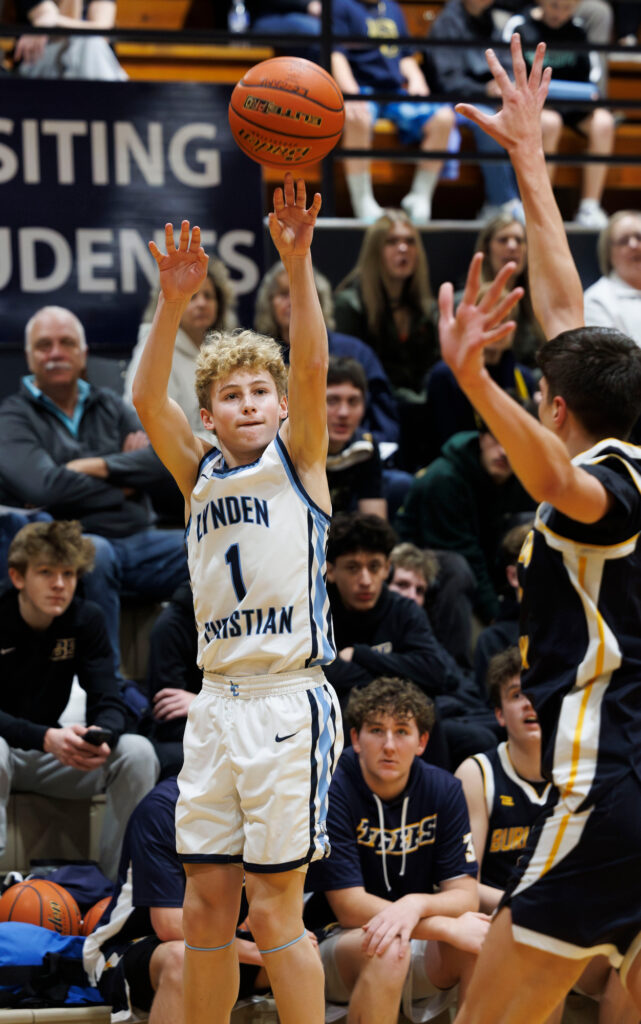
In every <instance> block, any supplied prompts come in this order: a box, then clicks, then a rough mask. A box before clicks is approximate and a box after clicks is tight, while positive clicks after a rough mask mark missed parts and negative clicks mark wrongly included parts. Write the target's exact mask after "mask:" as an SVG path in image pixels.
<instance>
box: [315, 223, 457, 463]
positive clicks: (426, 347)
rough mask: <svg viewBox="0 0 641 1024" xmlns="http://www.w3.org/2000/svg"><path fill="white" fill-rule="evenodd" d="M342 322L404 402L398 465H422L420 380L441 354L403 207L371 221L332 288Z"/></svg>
mask: <svg viewBox="0 0 641 1024" xmlns="http://www.w3.org/2000/svg"><path fill="white" fill-rule="evenodd" d="M335 312H336V323H337V325H338V327H339V329H340V330H344V331H348V332H349V333H350V334H355V335H357V336H358V337H359V338H362V339H363V341H365V342H366V343H367V344H368V345H369V346H370V347H371V348H372V349H373V350H374V352H376V354H377V356H378V357H379V359H380V360H381V362H382V364H383V367H384V368H385V371H386V373H387V374H388V375H389V379H390V381H391V383H392V387H393V389H394V394H395V397H396V399H397V401H398V402H399V412H400V416H401V437H400V451H399V460H398V461H399V465H400V466H402V468H403V469H408V470H410V471H414V470H416V469H417V468H418V467H419V466H421V465H425V462H426V450H425V446H424V437H425V394H424V391H423V380H424V378H425V375H426V374H427V373H428V372H429V370H430V369H431V368H432V366H433V365H434V363H435V362H436V361H437V360H438V358H439V345H438V337H437V327H436V324H437V309H436V304H435V302H434V298H433V296H432V291H431V288H430V278H429V268H428V265H427V256H426V254H425V249H424V248H423V243H422V241H421V236H420V234H419V232H418V231H417V230H416V228H415V227H414V226H413V225H412V223H411V222H410V221H409V219H408V218H407V216H406V215H405V214H404V213H403V211H402V210H389V211H388V212H387V213H385V214H384V215H383V216H382V217H380V218H379V219H378V220H377V221H376V223H375V224H372V225H371V226H370V227H369V228H367V230H366V232H365V235H364V237H363V243H362V245H361V249H360V252H359V255H358V260H357V262H356V266H355V267H354V268H353V270H352V271H350V273H349V274H348V275H347V277H346V278H345V279H344V280H343V281H341V283H340V284H339V285H338V288H337V289H336V293H335Z"/></svg>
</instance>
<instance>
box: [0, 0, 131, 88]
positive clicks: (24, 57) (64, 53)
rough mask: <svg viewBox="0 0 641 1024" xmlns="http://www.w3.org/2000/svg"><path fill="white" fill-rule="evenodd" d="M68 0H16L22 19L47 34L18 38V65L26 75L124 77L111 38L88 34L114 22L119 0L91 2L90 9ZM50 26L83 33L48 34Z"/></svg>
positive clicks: (106, 79)
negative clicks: (110, 42) (83, 11)
mask: <svg viewBox="0 0 641 1024" xmlns="http://www.w3.org/2000/svg"><path fill="white" fill-rule="evenodd" d="M82 7H83V5H81V4H74V3H70V2H69V0H16V13H17V17H18V19H19V21H20V22H24V23H28V24H31V25H33V26H34V28H40V29H42V31H43V35H28V36H20V38H19V39H18V40H17V41H16V45H15V48H14V51H13V62H14V68H15V70H16V71H17V73H18V74H19V75H23V76H24V77H26V78H89V79H94V80H99V81H103V82H122V81H126V79H127V74H126V72H125V71H124V70H123V68H121V66H120V64H119V63H118V60H117V58H116V55H115V54H114V52H113V50H112V49H111V46H110V45H109V42H108V40H107V39H105V38H104V36H103V35H93V34H90V33H94V32H97V33H102V32H108V31H109V29H110V28H113V27H114V25H115V22H116V2H115V0H90V2H89V3H88V4H87V6H86V13H85V14H83V13H82ZM50 28H72V29H78V30H79V31H80V33H81V34H80V35H77V36H65V37H64V38H60V37H56V38H52V39H50V38H49V36H47V35H46V31H47V29H50Z"/></svg>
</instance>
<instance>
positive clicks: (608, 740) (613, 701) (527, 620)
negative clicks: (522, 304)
mask: <svg viewBox="0 0 641 1024" xmlns="http://www.w3.org/2000/svg"><path fill="white" fill-rule="evenodd" d="M511 51H512V62H513V68H514V81H511V80H510V78H509V77H508V75H507V74H506V72H505V71H504V69H503V68H502V67H501V65H500V63H499V62H498V60H497V58H496V56H495V55H494V53H493V52H492V51H491V50H490V51H488V53H487V59H488V63H489V66H490V69H491V71H492V73H493V75H494V80H495V82H496V83H497V85H498V88H499V90H500V94H501V97H502V108H501V109H500V110H499V111H498V113H496V114H494V115H492V116H489V115H486V114H484V113H483V112H481V111H478V110H476V109H475V108H474V107H470V106H467V105H466V104H461V105H459V106H458V107H457V110H459V111H460V112H461V113H462V114H464V115H466V116H467V117H470V118H472V119H473V120H474V121H476V122H477V123H478V124H480V125H481V126H482V127H483V128H484V130H485V131H486V132H487V133H488V134H489V135H491V136H492V137H493V138H494V139H496V140H497V141H498V142H500V143H501V145H503V146H504V147H505V148H506V149H507V151H508V153H509V155H510V159H511V161H512V164H513V166H514V169H515V171H516V175H517V179H518V184H519V189H520V192H521V198H522V200H523V206H524V209H525V215H526V225H527V237H528V260H529V267H530V282H531V288H532V300H533V305H534V311H535V313H536V315H537V317H538V319H539V321H540V323H541V325H542V326H543V328H544V330H545V333H546V337H547V338H550V339H552V340H550V341H548V343H547V344H546V345H545V346H544V347H543V349H542V350H541V352H540V353H539V357H538V358H539V364H540V366H541V369H542V371H543V377H542V379H541V393H542V399H541V404H540V408H539V419H540V422H537V421H536V420H535V419H533V418H532V417H531V416H530V415H529V414H528V413H527V412H525V411H524V410H523V409H522V408H521V407H520V406H518V405H517V404H516V403H515V402H513V401H512V399H511V398H510V397H509V396H508V395H507V394H506V393H505V392H504V391H502V390H501V389H500V388H498V387H497V386H496V385H495V384H494V383H493V381H492V380H491V378H490V377H489V375H488V373H487V371H486V370H485V367H484V363H483V347H484V345H486V344H491V342H492V341H493V340H495V338H496V337H497V328H496V325H497V324H498V323H499V321H500V319H501V317H502V316H503V315H504V314H505V312H506V311H507V308H509V303H510V302H511V301H513V300H514V299H515V298H517V297H518V294H519V290H518V289H517V290H516V291H515V292H512V293H511V295H510V296H509V297H508V298H507V299H503V298H502V297H501V295H502V291H503V288H504V287H505V284H506V281H507V279H508V278H509V276H510V274H512V273H513V272H514V269H515V268H514V264H510V265H508V266H507V267H505V268H504V269H503V270H502V271H501V273H500V274H499V275H498V277H497V279H496V281H495V282H494V285H493V286H492V288H491V289H490V291H489V292H488V294H487V295H486V296H485V297H484V298H483V299H482V300H481V301H480V302H478V301H477V295H478V290H479V284H480V268H481V254H477V255H476V256H475V257H474V260H473V261H472V264H471V268H470V272H469V275H468V279H467V284H466V288H465V293H464V296H463V300H462V302H461V303H460V304H459V306H458V309H457V310H456V312H454V307H453V289H452V285H451V284H445V285H443V286H442V288H441V291H440V295H439V307H440V325H439V328H440V337H441V349H442V352H443V357H444V359H445V360H446V362H447V363H448V365H449V366H450V368H451V369H452V371H453V372H454V374H455V376H456V378H457V380H458V383H459V384H460V386H461V388H462V389H463V391H464V392H465V394H466V395H467V397H468V398H469V399H470V401H471V402H472V404H473V405H474V407H475V408H476V409H477V410H478V412H479V413H480V415H481V417H482V418H483V419H484V420H485V422H486V423H487V424H488V426H489V428H490V429H491V431H492V433H493V434H494V435H495V436H496V438H497V439H498V440H499V441H500V442H501V444H502V445H503V447H504V448H505V451H506V453H507V456H508V458H509V460H510V463H511V465H512V467H513V469H514V471H515V473H516V474H517V475H518V476H519V478H520V479H521V481H522V483H523V484H524V486H525V487H526V488H527V489H528V491H529V492H530V494H531V495H532V496H533V497H534V498H535V499H536V500H537V501H539V502H541V504H540V505H539V507H538V510H537V515H536V521H535V526H534V529H533V531H532V532H531V533H530V535H529V536H528V538H527V539H526V541H525V543H524V546H523V549H522V551H521V555H520V565H519V576H520V582H521V586H522V588H523V602H522V612H521V633H522V636H521V640H520V646H521V656H522V661H523V676H522V687H523V691H524V692H525V693H526V694H527V696H528V697H529V699H530V700H531V702H532V704H533V706H534V708H535V710H536V712H537V714H538V717H539V721H540V725H541V732H542V770H543V774H544V776H545V777H547V778H550V779H552V780H553V781H554V783H555V784H556V786H557V787H558V790H559V795H558V800H557V803H556V806H555V807H553V808H552V810H551V812H550V814H549V815H548V816H547V817H545V820H542V821H540V822H539V823H538V826H535V828H534V829H533V830H532V831H531V837H533V838H532V839H531V841H529V842H528V849H527V851H526V855H525V857H524V858H523V861H524V864H523V867H522V869H521V873H520V875H519V877H518V878H517V880H516V881H515V882H514V884H513V885H512V886H511V887H510V888H509V889H508V891H507V893H506V895H505V898H504V900H503V901H502V903H501V904H500V906H499V910H498V913H497V916H496V918H495V921H494V922H493V924H492V926H491V927H490V930H489V932H488V936H487V939H486V941H485V944H484V946H483V949H482V950H481V954H480V957H479V960H478V963H477V965H476V968H475V971H474V975H473V977H472V981H471V984H470V986H469V988H468V990H467V993H466V996H465V999H464V1002H463V1006H462V1008H461V1009H460V1011H459V1014H458V1016H457V1017H456V1022H457V1024H490V1022H491V1024H499V1022H501V1024H523V1021H527V1022H528V1024H538V1022H541V1021H544V1020H545V1019H546V1017H547V1016H548V1015H549V1014H550V1013H551V1012H552V1010H553V1009H554V1007H555V1006H556V1005H557V1004H558V1003H559V1002H560V1000H561V999H562V997H563V996H564V995H565V993H566V992H567V991H568V990H569V989H570V987H571V986H572V985H573V984H574V983H575V982H576V980H577V979H578V978H579V976H580V974H581V973H582V972H583V970H584V969H585V967H586V966H587V964H588V963H589V961H590V960H591V959H592V958H593V957H594V956H595V955H596V954H597V953H602V954H605V955H606V956H607V957H608V958H609V960H610V962H611V963H612V965H613V966H614V967H616V968H618V969H619V970H620V976H621V981H622V983H623V985H624V987H626V988H627V989H628V991H629V992H630V995H631V997H632V999H633V1000H634V1002H635V1004H636V1006H637V1007H638V1008H639V1010H640V1011H641V956H640V955H639V950H640V948H641V782H640V780H641V744H640V743H639V736H640V733H641V705H640V702H639V687H640V685H641V628H640V627H641V558H640V555H639V551H638V538H639V534H640V532H641V450H640V449H639V448H638V447H636V446H634V445H631V444H628V443H626V438H627V437H628V436H629V433H630V430H631V429H632V427H633V425H634V423H635V422H636V420H637V418H638V416H639V413H640V411H641V349H639V347H638V346H637V345H636V344H635V343H634V342H633V341H632V340H631V339H630V338H627V337H626V336H625V335H623V334H621V333H620V332H619V331H616V330H612V329H603V328H597V327H584V322H583V294H582V289H581V282H580V280H579V276H578V273H577V271H576V268H575V266H574V263H573V261H572V257H571V254H570V250H569V246H568V242H567V238H566V235H565V230H564V227H563V221H562V219H561V216H560V213H559V211H558V209H557V206H556V203H555V201H554V196H553V193H552V189H551V187H550V183H549V179H548V175H547V172H546V167H545V157H544V154H543V147H542V142H541V128H540V114H541V109H542V107H543V104H544V102H545V98H546V94H547V86H548V83H549V80H550V71H549V69H548V70H545V71H544V70H543V58H544V53H545V46H544V45H542V44H540V45H539V47H538V48H537V51H536V58H535V60H534V63H533V66H532V70H531V73H530V76H529V78H528V76H527V72H526V66H525V62H524V59H523V55H522V52H521V45H520V40H519V37H518V36H513V38H512V43H511Z"/></svg>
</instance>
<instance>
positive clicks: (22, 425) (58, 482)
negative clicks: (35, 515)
mask: <svg viewBox="0 0 641 1024" xmlns="http://www.w3.org/2000/svg"><path fill="white" fill-rule="evenodd" d="M0 436H1V437H2V439H3V443H2V445H0V477H2V478H3V480H4V482H5V485H6V487H7V488H8V489H9V491H10V492H11V493H12V494H15V495H16V498H17V499H18V500H19V501H20V502H21V503H22V504H23V505H31V506H34V507H36V508H38V507H41V506H46V507H47V508H50V509H51V508H52V509H57V510H58V512H59V514H60V518H64V516H63V515H62V514H61V513H62V510H64V509H65V508H70V512H69V514H70V515H71V514H73V512H74V511H75V514H76V515H77V514H78V509H79V508H81V509H82V510H83V513H86V512H90V511H99V510H106V509H119V508H121V507H122V505H123V502H124V495H123V493H122V491H121V490H120V489H119V488H118V487H113V486H112V485H111V484H109V483H107V482H106V481H104V480H97V479H95V478H94V477H90V476H86V475H85V474H84V473H74V472H73V471H72V470H70V469H66V468H65V466H59V465H58V464H57V463H56V462H54V460H53V459H52V457H51V456H50V455H49V453H48V452H47V450H46V449H45V447H44V443H43V441H42V440H41V438H40V436H38V433H36V431H35V430H34V428H33V425H32V424H31V423H30V422H29V418H28V416H27V413H26V410H23V409H20V408H16V406H15V405H13V404H10V403H5V406H4V407H3V409H2V410H1V411H0ZM74 506H75V508H74Z"/></svg>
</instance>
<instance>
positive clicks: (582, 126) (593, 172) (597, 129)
mask: <svg viewBox="0 0 641 1024" xmlns="http://www.w3.org/2000/svg"><path fill="white" fill-rule="evenodd" d="M578 5H579V0H564V2H563V4H562V5H561V4H559V3H558V0H540V2H539V5H538V6H536V7H533V8H532V9H531V10H528V11H526V12H525V13H523V14H516V15H515V16H514V17H513V18H510V20H509V21H508V23H507V25H506V26H505V29H504V32H503V38H504V39H505V40H506V41H509V40H510V39H511V38H512V35H513V34H514V33H515V32H518V33H519V35H520V36H521V40H522V44H523V56H524V58H525V62H526V64H527V68H528V72H529V71H530V70H531V67H532V61H533V60H534V53H535V51H536V47H537V44H538V43H540V42H544V43H546V44H547V46H548V49H547V52H546V54H545V64H546V66H548V67H551V68H552V69H553V74H554V84H555V89H554V92H553V93H551V96H552V97H553V98H555V99H559V100H563V99H572V98H574V97H575V96H576V92H575V90H574V88H573V87H574V86H575V84H576V83H580V84H582V85H584V86H588V89H589V96H587V97H585V96H578V97H576V98H578V99H584V98H589V99H598V97H599V88H598V83H599V80H600V78H601V65H600V63H599V60H598V58H597V57H596V56H595V55H593V54H590V53H588V52H586V51H585V50H581V49H573V50H560V49H559V46H560V45H561V44H563V43H575V44H580V43H585V44H586V46H587V42H588V37H587V33H586V31H585V27H584V25H583V24H582V22H581V21H580V19H579V18H577V17H575V15H576V11H577V7H578ZM564 124H565V125H567V126H568V127H569V128H572V129H573V130H574V131H576V132H577V133H579V134H580V135H582V136H586V137H587V150H586V152H587V153H588V154H590V156H597V155H598V156H609V155H610V154H611V153H612V151H613V149H614V127H615V125H614V116H613V115H612V113H611V111H609V110H608V109H606V108H605V107H596V108H591V109H590V110H589V111H587V112H586V111H585V110H581V109H580V108H577V107H570V108H566V109H565V110H564V109H563V108H561V109H560V110H552V109H550V108H549V107H546V108H544V109H543V110H542V111H541V131H542V134H543V149H544V151H545V153H546V155H549V154H552V153H557V152H558V148H559V142H560V139H561V131H562V128H563V125H564ZM547 167H548V174H549V176H550V181H554V177H555V172H556V164H553V163H548V165H547ZM607 173H608V165H607V164H605V163H604V164H601V163H589V164H586V165H585V167H584V168H583V176H582V185H581V202H580V204H579V209H578V211H577V214H576V216H575V218H574V220H575V223H577V224H582V225H583V226H584V227H588V228H603V227H605V225H606V224H607V221H608V218H607V214H606V213H605V212H604V210H602V209H601V197H602V195H603V189H604V187H605V179H606V175H607Z"/></svg>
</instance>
